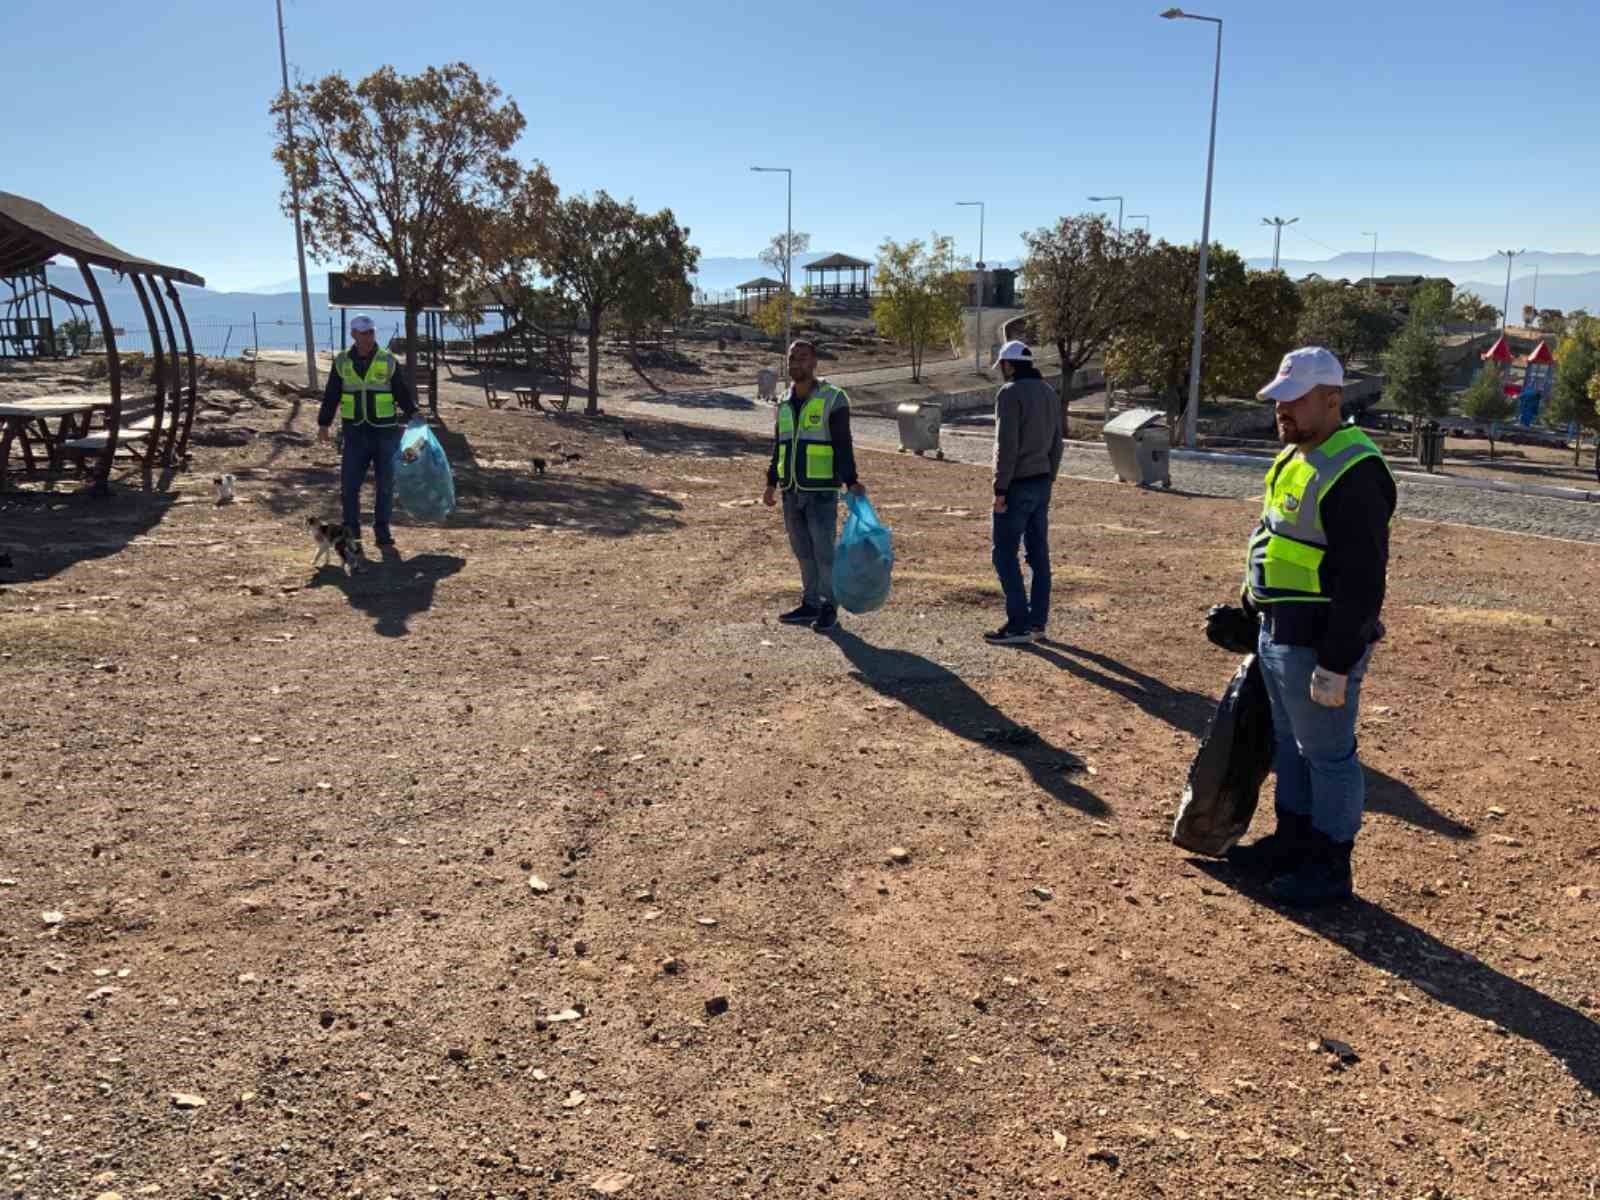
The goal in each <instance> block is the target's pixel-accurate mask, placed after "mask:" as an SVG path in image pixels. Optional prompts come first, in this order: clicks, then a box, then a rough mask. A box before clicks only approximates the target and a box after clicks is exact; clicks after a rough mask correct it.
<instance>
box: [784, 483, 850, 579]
mask: <svg viewBox="0 0 1600 1200" xmlns="http://www.w3.org/2000/svg"><path fill="white" fill-rule="evenodd" d="M838 525H839V493H838V492H803V491H800V490H799V489H796V488H790V489H788V490H786V491H785V492H784V493H783V526H784V528H785V529H787V530H788V531H789V549H791V550H793V551H794V557H795V561H796V562H798V563H799V564H800V603H802V604H804V605H806V606H807V607H808V608H821V607H822V606H823V605H824V604H832V603H833V542H834V537H835V534H836V533H837V530H838Z"/></svg>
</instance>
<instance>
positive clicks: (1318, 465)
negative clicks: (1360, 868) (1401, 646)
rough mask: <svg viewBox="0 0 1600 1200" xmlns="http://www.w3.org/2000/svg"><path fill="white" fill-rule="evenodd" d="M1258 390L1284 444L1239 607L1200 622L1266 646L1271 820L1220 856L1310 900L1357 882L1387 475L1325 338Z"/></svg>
mask: <svg viewBox="0 0 1600 1200" xmlns="http://www.w3.org/2000/svg"><path fill="white" fill-rule="evenodd" d="M1260 398H1261V399H1263V400H1271V401H1272V402H1273V404H1274V406H1275V415H1276V417H1277V425H1278V437H1279V439H1280V440H1282V441H1283V442H1284V443H1285V449H1284V451H1283V452H1282V453H1281V454H1279V455H1278V457H1277V459H1276V460H1275V461H1274V462H1273V464H1272V467H1271V469H1270V470H1268V472H1267V478H1266V494H1265V496H1264V497H1263V502H1262V509H1261V521H1260V523H1259V524H1258V525H1257V526H1256V531H1255V533H1254V534H1253V535H1252V536H1251V538H1250V548H1249V552H1248V555H1247V565H1246V569H1245V582H1244V587H1243V589H1242V591H1241V593H1240V599H1241V600H1242V602H1243V605H1244V607H1243V608H1230V607H1226V606H1222V605H1219V606H1217V607H1216V608H1214V609H1212V610H1211V612H1210V613H1209V614H1207V620H1206V635H1207V637H1209V638H1210V639H1211V640H1212V641H1213V642H1216V643H1217V644H1218V645H1221V646H1224V647H1226V648H1228V649H1233V650H1240V651H1246V650H1254V651H1255V652H1256V653H1257V654H1258V655H1259V656H1260V665H1261V669H1262V677H1263V679H1264V680H1265V682H1266V685H1267V695H1268V698H1269V700H1270V702H1271V707H1272V724H1273V731H1274V735H1275V738H1276V743H1277V749H1276V752H1275V754H1274V759H1273V769H1274V771H1275V773H1276V774H1277V804H1276V808H1277V818H1278V824H1277V830H1276V831H1275V832H1274V833H1272V834H1271V835H1270V836H1268V837H1264V838H1261V839H1260V840H1259V841H1256V842H1254V843H1252V844H1250V845H1248V846H1235V847H1234V848H1233V849H1231V850H1230V851H1229V852H1228V860H1229V861H1230V862H1231V863H1233V864H1234V865H1236V866H1238V867H1239V868H1241V869H1243V870H1246V871H1251V872H1256V873H1260V874H1263V875H1267V876H1270V877H1272V882H1271V884H1270V885H1269V886H1268V891H1269V893H1270V894H1271V895H1272V896H1273V897H1274V898H1276V899H1277V900H1279V901H1281V902H1283V903H1285V904H1289V905H1294V906H1296V907H1307V908H1309V907H1313V906H1317V905H1322V904H1330V903H1335V902H1338V901H1341V900H1346V899H1348V898H1349V897H1350V896H1351V895H1352V893H1353V887H1352V882H1351V872H1350V853H1351V850H1352V849H1353V848H1354V846H1355V839H1356V832H1357V830H1359V829H1360V828H1361V814H1362V809H1363V807H1364V806H1365V802H1366V784H1365V780H1364V778H1363V776H1362V772H1361V763H1360V761H1359V760H1358V759H1357V758H1356V713H1357V707H1358V704H1359V701H1360V696H1361V680H1362V677H1363V676H1364V675H1365V674H1366V671H1367V664H1368V662H1369V661H1370V660H1371V658H1372V647H1373V644H1374V643H1375V642H1377V641H1378V639H1379V638H1381V637H1382V636H1383V624H1382V622H1380V621H1379V619H1378V614H1379V612H1380V610H1381V609H1382V607H1383V595H1384V587H1385V574H1386V572H1387V570H1388V564H1389V522H1390V519H1391V518H1392V517H1393V516H1394V509H1395V499H1396V497H1395V482H1394V476H1393V474H1392V473H1391V472H1390V470H1389V464H1388V463H1386V462H1385V461H1384V458H1383V455H1382V454H1381V453H1380V452H1379V450H1378V448H1377V446H1375V445H1373V443H1372V440H1371V439H1370V438H1369V437H1367V435H1366V434H1365V433H1363V432H1361V430H1359V429H1357V428H1355V427H1354V426H1346V425H1343V424H1342V423H1341V416H1340V405H1341V403H1342V401H1343V398H1344V368H1343V367H1342V366H1340V364H1339V360H1338V359H1337V358H1335V357H1334V356H1333V355H1332V354H1331V353H1329V352H1328V351H1327V350H1324V349H1323V348H1322V347H1321V346H1308V347H1306V348H1305V349H1302V350H1296V351H1294V352H1292V353H1291V354H1288V355H1286V356H1285V357H1284V360H1283V363H1282V365H1281V366H1280V367H1279V368H1278V375H1277V378H1275V379H1274V380H1273V381H1272V382H1271V383H1269V384H1267V386H1266V387H1265V388H1263V389H1262V390H1261V392H1260ZM1258 625H1259V628H1258Z"/></svg>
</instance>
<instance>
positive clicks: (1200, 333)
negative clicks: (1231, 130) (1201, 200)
mask: <svg viewBox="0 0 1600 1200" xmlns="http://www.w3.org/2000/svg"><path fill="white" fill-rule="evenodd" d="M1161 15H1162V16H1163V17H1165V18H1166V19H1167V20H1169V21H1176V20H1180V19H1181V20H1187V21H1209V22H1211V23H1212V24H1213V25H1215V26H1216V27H1217V65H1216V69H1215V71H1214V72H1213V74H1212V76H1211V144H1210V146H1209V147H1208V148H1207V150H1206V206H1205V214H1204V216H1203V217H1202V218H1201V221H1200V278H1199V284H1198V287H1197V288H1196V294H1195V301H1194V351H1193V353H1192V354H1191V355H1190V357H1189V411H1188V412H1186V413H1185V414H1184V422H1183V441H1184V445H1186V446H1189V447H1191V448H1193V447H1194V446H1196V445H1198V444H1199V440H1200V433H1199V430H1200V341H1201V338H1203V337H1204V336H1205V329H1206V267H1207V264H1208V260H1209V258H1210V252H1211V176H1212V169H1213V167H1214V166H1215V165H1216V160H1217V94H1218V92H1219V91H1220V90H1221V87H1222V18H1221V17H1201V16H1196V15H1195V14H1194V13H1186V12H1184V11H1183V9H1181V8H1169V9H1167V11H1166V12H1164V13H1162V14H1161Z"/></svg>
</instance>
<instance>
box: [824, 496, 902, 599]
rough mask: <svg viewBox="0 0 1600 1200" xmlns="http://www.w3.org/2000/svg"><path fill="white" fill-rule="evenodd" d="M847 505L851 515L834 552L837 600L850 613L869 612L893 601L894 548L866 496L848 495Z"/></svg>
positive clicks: (834, 589) (847, 518)
mask: <svg viewBox="0 0 1600 1200" xmlns="http://www.w3.org/2000/svg"><path fill="white" fill-rule="evenodd" d="M845 503H846V505H847V506H848V507H849V510H850V511H849V515H848V516H846V517H845V520H844V533H843V534H841V535H840V537H839V544H838V545H837V546H835V547H834V550H833V598H834V600H835V601H836V602H838V603H839V604H840V605H842V606H843V607H844V608H845V609H847V610H848V611H850V612H853V613H869V612H872V611H873V610H874V609H879V608H882V607H883V605H884V602H885V601H886V600H888V599H889V575H890V572H891V571H892V570H893V568H894V547H893V546H892V545H891V544H890V541H889V530H888V529H887V527H885V526H884V524H883V522H882V521H880V520H878V514H877V513H876V512H874V511H873V508H872V505H871V503H870V502H869V501H868V500H867V498H866V497H865V496H858V495H855V494H854V493H847V494H846V496H845Z"/></svg>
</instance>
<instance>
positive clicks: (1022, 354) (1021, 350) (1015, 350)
mask: <svg viewBox="0 0 1600 1200" xmlns="http://www.w3.org/2000/svg"><path fill="white" fill-rule="evenodd" d="M1003 362H1021V363H1028V364H1030V365H1031V364H1032V363H1033V351H1032V350H1029V349H1028V345H1027V343H1026V342H1019V341H1016V340H1012V341H1009V342H1007V343H1006V344H1005V345H1004V346H1001V347H1000V353H999V355H998V356H996V358H995V360H994V362H992V363H991V364H990V365H989V369H990V370H991V371H992V370H994V369H995V368H996V367H998V366H999V365H1000V364H1001V363H1003Z"/></svg>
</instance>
